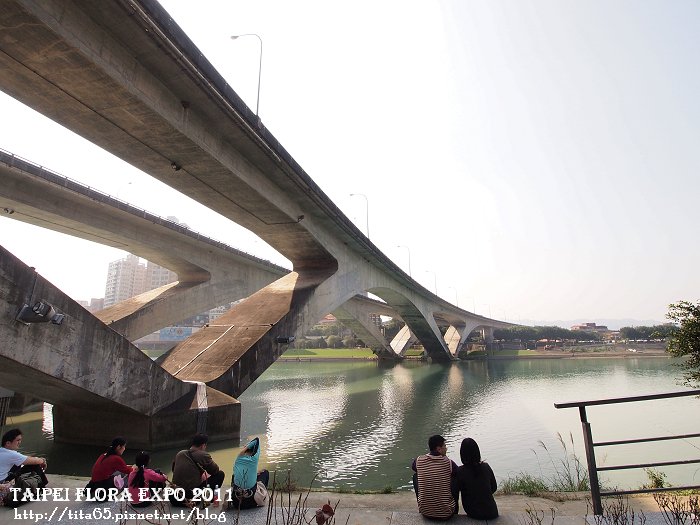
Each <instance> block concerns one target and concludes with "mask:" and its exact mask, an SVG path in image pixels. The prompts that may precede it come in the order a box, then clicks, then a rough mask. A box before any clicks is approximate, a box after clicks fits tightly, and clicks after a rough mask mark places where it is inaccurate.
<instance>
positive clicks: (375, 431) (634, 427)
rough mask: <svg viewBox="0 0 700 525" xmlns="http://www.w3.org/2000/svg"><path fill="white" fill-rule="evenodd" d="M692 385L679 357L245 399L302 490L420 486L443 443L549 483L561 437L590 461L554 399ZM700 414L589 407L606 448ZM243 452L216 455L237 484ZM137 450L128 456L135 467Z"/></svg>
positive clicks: (327, 378) (66, 457)
mask: <svg viewBox="0 0 700 525" xmlns="http://www.w3.org/2000/svg"><path fill="white" fill-rule="evenodd" d="M679 375H680V372H679V370H678V368H677V367H675V366H674V365H673V361H672V360H670V359H666V358H626V359H609V358H605V359H601V358H591V359H546V360H545V359H537V360H535V359H533V360H503V361H489V362H485V361H469V362H460V363H453V364H446V365H440V364H431V365H428V364H423V363H419V362H406V363H400V364H395V365H385V364H381V363H377V362H374V361H354V362H347V361H345V362H291V363H276V364H274V365H273V366H272V367H270V368H269V369H268V370H267V371H266V372H265V373H264V374H263V375H262V376H261V377H260V378H258V380H257V381H256V382H255V383H254V384H253V385H252V386H251V387H250V388H249V389H248V390H247V391H246V392H245V393H244V394H243V395H242V396H241V398H240V401H241V403H242V412H243V416H242V421H241V442H242V443H245V442H246V441H247V440H248V439H249V438H251V437H253V436H259V437H260V439H261V442H262V450H263V455H262V457H261V465H263V466H264V467H266V468H268V469H270V470H271V471H274V470H276V471H278V472H282V473H284V474H283V475H284V476H285V477H286V472H287V470H289V471H291V477H292V478H293V479H295V480H296V481H297V483H298V484H299V485H301V486H305V485H308V484H309V483H310V482H311V479H312V478H313V477H314V476H316V479H315V481H314V486H315V487H322V488H335V489H349V490H381V489H384V488H385V487H391V488H392V489H399V490H407V489H409V488H410V479H411V471H410V463H411V459H412V458H413V457H415V456H416V455H417V454H420V453H422V452H424V450H425V447H426V441H427V438H428V437H429V436H430V435H431V434H434V433H439V434H442V435H443V436H444V437H445V438H446V439H447V443H448V455H449V456H450V457H451V458H452V459H454V460H455V461H456V462H457V463H458V464H459V463H461V462H460V461H459V445H460V442H461V440H462V439H463V438H464V437H467V436H470V437H473V438H474V439H476V441H477V442H478V443H479V445H480V447H481V452H482V456H483V458H484V459H485V460H487V461H488V462H489V463H490V464H491V466H492V467H493V470H494V472H495V473H496V476H497V478H498V479H499V480H503V479H505V478H507V477H509V476H512V475H515V474H517V473H520V472H528V473H530V474H533V475H536V476H544V477H547V476H550V475H551V474H552V473H553V470H554V468H560V467H559V465H560V461H561V460H562V459H564V458H565V452H564V450H563V448H562V446H561V444H560V442H559V440H558V438H557V433H561V435H562V436H563V438H564V442H565V443H566V445H567V447H568V453H572V452H574V453H576V454H577V455H578V456H579V457H580V458H581V461H582V462H583V463H584V464H585V456H584V449H583V446H582V440H581V424H580V421H579V415H578V410H576V409H564V410H556V409H555V408H554V403H555V402H566V401H581V400H591V399H599V398H609V397H624V396H632V395H643V394H652V393H660V392H669V391H677V390H683V388H682V387H681V386H679V385H678V384H677V378H678V376H679ZM699 409H700V400H698V399H696V398H692V397H691V398H678V399H670V400H659V401H652V402H646V403H630V404H625V405H611V406H599V407H589V408H588V419H589V421H590V422H591V425H592V429H593V436H594V440H595V441H609V440H618V439H630V438H637V437H650V436H661V435H665V434H666V435H667V434H690V433H698V432H700V417H698V416H699V415H700V410H699ZM31 417H34V419H33V420H32V419H31ZM21 418H25V419H27V421H20V420H17V423H20V424H19V425H18V426H21V427H22V428H24V429H25V432H26V433H27V436H26V437H25V445H26V446H25V447H24V450H25V451H32V452H36V453H43V454H47V455H48V457H49V468H50V472H54V473H62V474H78V475H89V471H90V467H91V466H92V463H93V462H94V459H95V457H96V456H97V455H98V454H99V453H100V449H97V448H94V447H78V446H74V445H63V444H54V443H53V442H52V441H51V440H50V439H48V438H49V437H50V418H47V417H44V418H42V417H41V415H36V416H31V415H27V416H21ZM42 422H43V423H42ZM9 424H12V423H9ZM42 424H43V431H42ZM47 425H48V426H47ZM125 433H126V429H125ZM570 435H571V436H573V445H572V443H571V442H570V441H569V439H570V438H569V436H570ZM183 446H184V444H183ZM239 447H240V443H238V442H237V443H212V444H211V445H210V447H209V449H210V452H211V453H212V455H213V456H214V459H215V461H216V462H217V463H218V464H219V465H220V466H221V467H222V468H223V469H224V470H225V471H226V473H227V481H226V483H227V484H228V483H229V482H230V473H231V471H232V464H233V460H234V458H235V455H236V454H237V453H238V451H239V450H240V448H239ZM545 447H546V448H545ZM135 452H136V451H135V450H128V449H127V452H126V453H125V459H126V460H127V462H132V461H133V455H134V454H135ZM175 452H176V451H175V450H171V451H159V452H156V453H154V454H153V455H152V458H151V465H152V466H155V467H160V468H162V469H163V470H164V471H167V470H168V469H169V468H170V463H171V461H172V457H173V456H174V453H175ZM698 458H700V439H687V440H682V441H666V442H660V443H654V444H637V445H628V446H620V447H606V448H600V449H598V450H597V461H598V465H599V466H601V465H620V464H631V463H647V462H653V461H671V460H678V459H698ZM663 471H664V472H666V473H667V475H668V481H669V482H671V483H672V484H674V485H682V484H698V482H699V481H700V474H699V473H698V467H697V466H693V465H690V466H683V467H666V468H663ZM601 478H602V480H603V482H604V483H605V485H606V486H608V487H611V486H618V487H621V488H637V487H639V486H640V485H641V484H642V483H644V482H646V481H647V478H646V475H645V473H644V472H643V471H641V470H635V471H619V472H610V473H601Z"/></svg>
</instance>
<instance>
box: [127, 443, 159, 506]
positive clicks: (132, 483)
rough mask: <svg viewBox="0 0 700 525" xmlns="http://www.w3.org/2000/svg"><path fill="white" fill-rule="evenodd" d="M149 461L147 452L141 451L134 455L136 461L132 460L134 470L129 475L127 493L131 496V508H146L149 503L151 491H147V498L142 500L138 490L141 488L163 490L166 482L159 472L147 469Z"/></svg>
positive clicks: (149, 457)
mask: <svg viewBox="0 0 700 525" xmlns="http://www.w3.org/2000/svg"><path fill="white" fill-rule="evenodd" d="M150 460H151V456H150V455H149V454H148V452H144V451H141V452H139V453H138V454H136V459H135V460H134V470H133V471H132V472H131V474H129V481H128V487H129V493H130V494H131V506H132V507H148V506H149V505H150V504H151V503H153V502H152V501H151V500H150V495H151V491H150V490H149V491H148V498H147V499H144V500H142V499H141V497H140V496H141V495H142V494H145V492H144V493H141V491H140V489H142V488H151V487H152V488H164V487H165V482H166V481H168V478H166V477H165V476H164V475H163V474H161V473H160V471H155V470H153V469H150V468H146V467H148V462H149V461H150Z"/></svg>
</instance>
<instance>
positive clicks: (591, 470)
mask: <svg viewBox="0 0 700 525" xmlns="http://www.w3.org/2000/svg"><path fill="white" fill-rule="evenodd" d="M578 412H579V415H580V416H581V426H582V427H583V444H584V446H585V449H586V463H587V464H588V482H589V483H590V485H591V499H592V500H593V514H596V515H598V516H601V515H602V514H603V505H602V503H601V501H600V485H599V484H598V468H597V467H596V464H595V450H594V448H593V434H592V433H591V424H590V423H589V422H588V419H587V418H586V407H585V405H584V406H580V407H578Z"/></svg>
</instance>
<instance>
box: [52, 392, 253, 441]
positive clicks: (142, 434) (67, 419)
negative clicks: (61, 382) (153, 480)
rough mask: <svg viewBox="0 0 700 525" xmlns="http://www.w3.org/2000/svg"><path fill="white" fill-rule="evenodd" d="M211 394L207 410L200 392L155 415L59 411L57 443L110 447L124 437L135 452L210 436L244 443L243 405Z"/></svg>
mask: <svg viewBox="0 0 700 525" xmlns="http://www.w3.org/2000/svg"><path fill="white" fill-rule="evenodd" d="M205 389H206V402H205V404H204V405H202V396H201V395H197V389H196V388H195V389H193V391H192V393H190V394H188V395H187V396H185V397H184V398H182V399H179V400H177V401H176V402H175V403H173V404H172V405H170V406H169V407H166V408H164V409H163V410H161V411H159V412H157V413H155V414H152V415H146V414H140V413H138V412H136V411H133V410H128V409H126V410H125V409H123V408H121V407H113V408H112V409H109V408H107V409H106V408H104V407H94V406H89V405H88V406H77V405H67V404H60V405H55V406H54V407H53V432H54V439H55V441H57V442H60V443H75V444H91V445H98V446H106V445H108V444H109V443H110V442H111V441H112V439H113V438H114V437H115V436H123V437H124V438H125V439H126V440H127V442H128V444H129V447H133V448H142V449H147V450H158V449H163V448H175V447H184V446H185V445H186V444H187V443H188V442H189V440H190V439H191V438H192V436H193V435H194V434H195V433H197V432H202V433H205V434H208V435H209V439H210V440H211V441H223V440H228V439H238V438H239V437H240V429H241V405H240V403H239V402H238V401H237V400H235V399H233V398H231V397H230V396H227V395H225V394H222V393H221V392H218V391H217V390H214V389H213V388H209V387H206V386H205Z"/></svg>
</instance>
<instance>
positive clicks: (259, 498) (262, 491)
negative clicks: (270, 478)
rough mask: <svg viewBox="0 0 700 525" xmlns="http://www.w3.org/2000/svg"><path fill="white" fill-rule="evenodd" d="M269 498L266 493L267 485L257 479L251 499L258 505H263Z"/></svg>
mask: <svg viewBox="0 0 700 525" xmlns="http://www.w3.org/2000/svg"><path fill="white" fill-rule="evenodd" d="M268 498H269V494H268V493H267V487H266V486H265V484H264V483H263V482H262V481H258V482H257V483H256V484H255V494H253V499H254V500H255V504H256V505H257V506H258V507H263V506H264V505H265V504H266V503H267V500H268Z"/></svg>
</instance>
